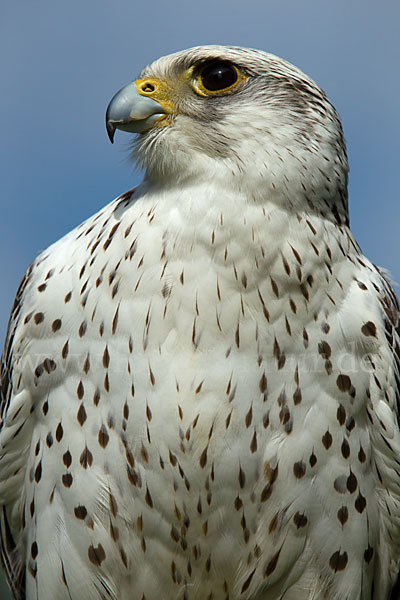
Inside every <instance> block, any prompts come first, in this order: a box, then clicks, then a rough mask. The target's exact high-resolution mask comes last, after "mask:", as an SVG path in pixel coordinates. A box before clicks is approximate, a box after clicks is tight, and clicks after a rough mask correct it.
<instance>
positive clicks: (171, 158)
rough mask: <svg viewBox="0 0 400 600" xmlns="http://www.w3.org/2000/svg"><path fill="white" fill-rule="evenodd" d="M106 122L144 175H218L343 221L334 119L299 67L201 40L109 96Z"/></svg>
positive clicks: (341, 155) (342, 175) (258, 195)
mask: <svg viewBox="0 0 400 600" xmlns="http://www.w3.org/2000/svg"><path fill="white" fill-rule="evenodd" d="M106 126H107V132H108V135H109V137H110V140H111V141H113V138H114V133H115V130H116V129H121V130H123V131H129V132H133V133H137V134H138V136H137V139H136V141H135V144H134V157H135V158H136V160H137V162H138V163H139V165H140V166H141V167H144V168H145V170H146V177H147V178H148V179H149V180H156V181H157V180H162V181H163V183H164V184H165V183H166V182H168V184H170V185H173V184H174V183H178V184H179V185H182V183H183V181H184V180H190V179H195V180H196V181H197V182H198V181H199V179H200V180H201V179H203V180H204V181H209V180H210V178H212V179H213V182H217V181H220V182H221V184H222V185H224V186H234V187H235V188H236V190H240V191H242V192H244V193H246V194H247V195H248V196H249V197H250V198H251V199H252V200H253V201H259V200H260V199H265V198H266V197H268V198H270V199H271V200H272V201H274V200H276V201H277V202H279V203H280V204H282V203H286V204H287V203H289V205H290V206H291V207H293V206H294V205H296V208H299V206H300V207H302V208H304V203H306V204H307V206H308V209H309V210H314V209H315V210H317V211H318V212H319V213H321V212H323V213H326V212H328V213H329V218H332V217H331V211H332V207H333V206H334V218H335V220H336V221H338V222H347V172H348V166H347V157H346V149H345V143H344V138H343V133H342V128H341V124H340V119H339V117H338V115H337V113H336V111H335V109H334V108H333V106H332V105H331V103H330V102H329V100H328V99H327V97H326V95H325V94H324V92H323V91H322V90H321V89H320V88H319V87H318V86H317V85H316V84H315V83H314V82H313V81H312V80H311V79H310V78H309V77H307V76H306V75H305V74H304V73H302V72H301V71H300V70H299V69H297V68H296V67H294V66H292V65H291V64H289V63H287V62H286V61H284V60H282V59H280V58H278V57H276V56H274V55H272V54H267V53H265V52H261V51H259V50H252V49H247V48H240V47H227V46H200V47H196V48H191V49H189V50H184V51H182V52H177V53H175V54H171V55H169V56H165V57H162V58H160V59H158V60H157V61H155V62H154V63H152V64H151V65H149V66H148V67H146V68H145V69H144V70H143V71H142V73H141V74H140V77H139V79H137V80H136V81H134V82H133V83H130V84H128V85H127V86H125V87H124V88H122V89H121V90H120V91H119V92H117V94H115V96H114V97H113V98H112V100H111V102H110V104H109V106H108V109H107V113H106Z"/></svg>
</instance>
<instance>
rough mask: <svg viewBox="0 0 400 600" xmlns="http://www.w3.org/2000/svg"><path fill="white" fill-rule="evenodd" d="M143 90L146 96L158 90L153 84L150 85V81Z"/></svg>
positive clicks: (144, 84)
mask: <svg viewBox="0 0 400 600" xmlns="http://www.w3.org/2000/svg"><path fill="white" fill-rule="evenodd" d="M141 88H142V92H145V93H146V94H150V93H151V92H154V90H155V89H156V88H155V87H154V85H153V84H152V83H149V82H148V81H146V82H145V83H143V84H142V86H141Z"/></svg>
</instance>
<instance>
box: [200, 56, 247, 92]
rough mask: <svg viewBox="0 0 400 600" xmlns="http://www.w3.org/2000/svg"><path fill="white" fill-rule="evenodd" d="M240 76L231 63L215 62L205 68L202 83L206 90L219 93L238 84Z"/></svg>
mask: <svg viewBox="0 0 400 600" xmlns="http://www.w3.org/2000/svg"><path fill="white" fill-rule="evenodd" d="M237 79H238V74H237V71H236V69H235V68H234V67H233V66H232V65H230V64H229V63H225V62H220V61H215V62H212V63H211V64H209V65H207V66H206V67H204V69H203V70H202V72H201V82H202V84H203V86H204V87H205V89H206V90H208V91H210V92H217V91H219V90H223V89H225V88H228V87H231V86H232V85H233V84H234V83H236V81H237Z"/></svg>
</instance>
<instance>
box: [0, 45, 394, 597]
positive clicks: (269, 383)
mask: <svg viewBox="0 0 400 600" xmlns="http://www.w3.org/2000/svg"><path fill="white" fill-rule="evenodd" d="M106 123H107V130H108V134H109V136H110V138H111V141H112V140H113V136H114V133H115V130H116V129H121V130H124V131H130V132H133V133H136V134H138V135H137V136H136V138H135V140H136V141H135V144H134V156H135V157H136V160H137V162H138V163H139V164H140V165H141V166H142V167H144V169H145V176H144V180H143V182H142V183H141V184H140V185H139V186H138V187H137V188H135V189H133V190H130V191H129V192H127V193H125V194H123V195H122V196H120V197H119V198H117V199H116V200H114V201H113V202H111V204H109V205H108V206H106V207H105V208H104V209H103V210H101V211H100V212H99V213H97V214H96V215H94V216H93V217H91V218H89V219H88V220H87V221H86V222H85V223H83V224H82V225H80V226H79V227H77V228H76V229H75V230H74V231H72V232H71V233H69V234H68V235H66V236H65V237H63V238H62V239H61V240H60V241H58V242H56V243H55V244H53V245H52V246H50V247H49V248H48V249H47V250H45V251H44V252H43V253H42V254H40V255H39V257H38V258H37V259H36V260H35V261H34V262H33V263H32V265H31V266H30V267H29V269H28V270H27V272H26V274H25V276H24V278H23V280H22V283H21V286H20V288H19V290H18V293H17V296H16V300H15V303H14V306H13V309H12V314H11V320H10V325H9V330H8V336H7V341H6V345H5V350H4V355H3V366H2V405H1V418H2V421H1V434H0V503H1V505H2V507H1V551H2V556H3V563H4V566H5V568H6V571H7V574H8V580H9V584H10V587H11V589H12V592H13V594H14V598H16V599H18V600H22V599H26V600H54V599H56V600H160V599H163V600H293V599H295V600H367V599H368V600H371V599H373V600H388V599H389V598H390V597H391V595H392V594H393V595H392V598H393V597H397V596H395V594H396V592H395V591H393V589H394V588H395V586H396V578H397V574H398V572H399V563H400V552H399V551H400V433H399V398H398V390H399V356H400V345H399V337H398V330H397V324H398V316H399V304H398V302H397V299H396V296H395V294H394V292H393V290H392V288H391V285H390V282H389V280H388V277H387V276H386V274H385V273H384V272H382V271H381V270H380V269H378V268H377V267H375V266H374V265H373V264H372V263H371V262H370V261H369V260H368V259H367V258H365V257H364V256H363V255H362V253H361V250H360V248H359V246H358V245H357V243H356V242H355V240H354V238H353V236H352V234H351V233H350V230H349V222H348V209H347V172H348V166H347V159H346V150H345V142H344V139H343V134H342V128H341V125H340V121H339V117H338V115H337V113H336V111H335V109H334V108H333V106H332V105H331V104H330V102H329V100H328V99H327V97H326V95H325V94H324V92H323V91H321V89H320V88H319V87H318V86H317V85H316V84H315V83H314V82H313V81H312V80H311V79H309V78H308V77H307V76H306V75H304V74H303V73H302V72H301V71H300V70H298V69H297V68H295V67H293V66H291V65H290V64H288V63H287V62H285V61H284V60H281V59H280V58H277V57H275V56H273V55H271V54H266V53H264V52H261V51H257V50H251V49H245V48H240V47H223V46H205V47H196V48H192V49H189V50H185V51H183V52H178V53H176V54H172V55H170V56H166V57H164V58H160V59H159V60H157V61H156V62H154V63H153V64H151V65H150V66H148V67H147V68H145V69H144V71H143V72H142V73H141V75H140V77H139V79H137V80H136V81H134V82H133V83H130V84H129V85H127V86H126V87H124V88H123V89H122V90H121V91H119V92H118V93H117V94H116V95H115V96H114V98H113V99H112V101H111V103H110V105H109V107H108V110H107V115H106Z"/></svg>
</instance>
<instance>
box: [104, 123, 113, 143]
mask: <svg viewBox="0 0 400 600" xmlns="http://www.w3.org/2000/svg"><path fill="white" fill-rule="evenodd" d="M106 129H107V135H108V137H109V140H110V142H111V143H112V144H113V143H114V135H115V127H114V125H113V123H112V121H109V120H108V119H106Z"/></svg>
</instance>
